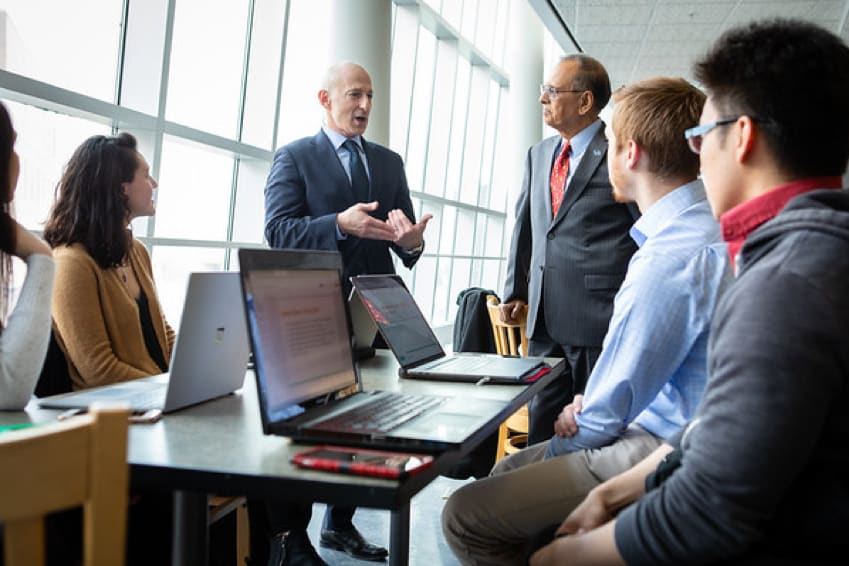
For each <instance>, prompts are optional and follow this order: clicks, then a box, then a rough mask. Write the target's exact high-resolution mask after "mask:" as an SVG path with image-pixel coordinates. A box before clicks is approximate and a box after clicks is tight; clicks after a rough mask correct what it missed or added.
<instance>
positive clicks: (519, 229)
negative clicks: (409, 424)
mask: <svg viewBox="0 0 849 566" xmlns="http://www.w3.org/2000/svg"><path fill="white" fill-rule="evenodd" d="M609 99H610V79H609V78H608V76H607V71H606V70H605V69H604V67H603V66H602V64H601V63H599V62H598V61H597V60H595V59H593V58H592V57H589V56H587V55H582V54H579V55H569V56H566V57H563V58H562V59H561V60H560V62H559V63H558V64H557V66H556V67H555V68H554V71H553V72H552V73H551V76H550V77H549V78H548V81H547V82H546V83H545V84H543V85H540V99H539V101H540V104H542V112H543V118H544V120H545V123H546V124H547V125H549V126H551V127H552V128H554V129H555V130H557V132H558V134H559V135H556V136H553V137H550V138H548V139H545V140H543V141H541V142H539V143H538V144H536V145H534V146H533V147H531V148H530V150H529V151H528V155H527V158H526V161H525V176H524V181H523V184H522V191H521V194H520V196H519V200H518V203H517V205H516V225H515V231H514V233H513V241H512V245H511V247H510V253H509V255H508V270H507V281H506V284H505V289H504V299H505V302H504V304H503V305H502V307H501V314H502V318H503V319H504V320H505V321H507V322H512V321H514V320H515V314H516V313H518V312H519V309H520V308H521V307H522V306H523V305H525V304H527V305H528V307H529V310H528V319H527V325H528V327H527V328H528V337H529V342H530V343H529V348H528V349H529V353H530V354H531V355H534V356H556V357H562V358H565V359H566V362H567V363H566V368H567V369H566V370H565V371H564V373H563V376H562V377H560V378H558V379H557V380H556V381H555V382H553V383H552V384H551V385H549V386H548V387H546V389H544V390H543V391H542V392H541V393H540V394H539V395H537V397H536V398H535V399H534V400H533V401H532V402H531V404H530V407H529V413H530V415H529V416H530V424H529V428H530V430H529V435H528V443H529V444H535V443H538V442H542V441H545V440H548V439H549V438H550V437H551V435H552V434H553V433H554V423H555V421H556V420H557V416H558V415H559V414H560V411H561V410H562V409H563V407H565V406H566V405H567V404H569V403H570V402H571V401H572V399H573V398H574V396H575V395H576V394H580V393H583V391H584V387H585V386H586V383H587V378H588V377H589V374H590V372H591V371H592V368H593V366H594V365H595V363H596V360H597V359H598V356H599V353H600V352H601V343H602V340H603V339H604V333H605V331H606V330H607V326H608V323H609V322H610V316H611V313H612V311H613V297H614V295H615V294H616V291H617V290H618V289H619V286H620V285H621V284H622V280H623V279H624V277H625V271H626V270H627V268H628V260H629V259H630V258H631V255H632V254H633V253H634V251H635V250H636V246H635V245H634V242H633V240H631V238H630V237H629V236H628V230H629V229H630V228H631V225H632V224H633V223H634V221H635V220H636V219H637V218H638V217H639V212H638V211H637V209H636V207H635V206H633V205H626V204H620V203H617V202H616V201H615V200H614V199H613V195H612V191H611V186H610V182H609V181H608V178H607V162H606V156H607V140H606V139H605V137H604V123H603V122H602V121H601V120H600V119H599V117H598V115H599V112H600V111H601V109H602V108H604V106H605V105H606V104H607V102H608V100H609Z"/></svg>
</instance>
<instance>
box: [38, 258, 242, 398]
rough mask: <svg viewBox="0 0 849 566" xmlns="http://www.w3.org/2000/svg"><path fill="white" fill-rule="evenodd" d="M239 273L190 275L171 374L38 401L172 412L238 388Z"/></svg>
mask: <svg viewBox="0 0 849 566" xmlns="http://www.w3.org/2000/svg"><path fill="white" fill-rule="evenodd" d="M239 287H240V282H239V274H238V273H236V272H213V273H192V274H191V275H190V276H189V285H188V289H187V290H186V303H185V305H184V306H183V317H182V320H181V321H180V332H179V334H178V335H177V340H176V342H175V344H174V351H173V354H172V356H171V366H170V369H171V371H170V372H169V373H165V374H160V375H155V376H151V377H147V378H144V379H137V380H133V381H127V382H123V383H116V384H112V385H105V386H103V387H94V388H91V389H85V390H81V391H76V392H73V393H65V394H63V395H54V396H52V397H44V398H42V399H39V401H38V404H39V406H41V407H44V408H47V409H74V408H85V407H88V406H89V405H90V404H91V403H93V402H95V401H120V402H123V403H127V404H129V406H130V409H131V410H134V411H143V410H149V409H161V410H162V411H163V412H169V411H176V410H177V409H182V408H183V407H187V406H189V405H194V404H196V403H200V402H202V401H207V400H209V399H213V398H215V397H220V396H222V395H227V394H228V393H232V392H233V391H235V390H236V389H239V388H241V387H242V384H243V383H244V379H245V367H246V365H247V361H248V354H249V351H250V350H249V345H248V334H247V328H246V325H245V313H244V309H243V308H242V304H241V303H242V301H241V289H240V288H239Z"/></svg>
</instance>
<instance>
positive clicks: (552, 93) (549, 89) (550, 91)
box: [539, 84, 587, 98]
mask: <svg viewBox="0 0 849 566" xmlns="http://www.w3.org/2000/svg"><path fill="white" fill-rule="evenodd" d="M586 90H587V89H585V88H582V89H578V90H575V89H569V88H555V87H553V86H551V85H545V84H540V85H539V94H540V96H542V95H543V94H544V95H546V96H548V98H557V95H558V94H560V93H561V92H584V91H586Z"/></svg>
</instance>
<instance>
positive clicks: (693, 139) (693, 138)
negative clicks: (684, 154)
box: [684, 116, 740, 153]
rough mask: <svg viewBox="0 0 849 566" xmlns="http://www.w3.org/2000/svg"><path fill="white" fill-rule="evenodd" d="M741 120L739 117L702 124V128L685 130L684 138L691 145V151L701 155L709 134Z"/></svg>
mask: <svg viewBox="0 0 849 566" xmlns="http://www.w3.org/2000/svg"><path fill="white" fill-rule="evenodd" d="M739 119H740V116H737V117H736V118H723V119H722V120H717V121H716V122H711V123H709V124H702V125H701V126H696V127H695V128H690V129H689V130H685V131H684V137H685V138H686V139H687V143H688V144H689V145H690V150H692V152H693V153H701V152H702V141H703V140H704V138H705V136H706V135H707V134H708V132H710V131H711V130H713V129H714V128H717V127H719V126H727V125H728V124H733V123H734V122H736V121H737V120H739Z"/></svg>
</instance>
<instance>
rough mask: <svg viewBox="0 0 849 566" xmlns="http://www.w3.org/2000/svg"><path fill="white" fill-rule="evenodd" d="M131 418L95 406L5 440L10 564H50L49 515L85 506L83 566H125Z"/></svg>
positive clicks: (2, 476)
mask: <svg viewBox="0 0 849 566" xmlns="http://www.w3.org/2000/svg"><path fill="white" fill-rule="evenodd" d="M127 417H128V413H127V411H126V410H124V409H106V408H102V409H97V408H93V409H92V410H91V412H90V413H89V414H87V415H82V416H79V417H74V418H72V419H69V420H67V421H65V422H61V423H51V424H47V425H44V426H35V427H32V428H26V429H22V430H17V431H13V432H5V433H3V434H2V435H0V462H3V465H2V466H0V501H2V505H0V521H2V522H3V524H4V531H5V548H6V550H5V561H6V562H5V563H6V566H38V565H42V564H44V558H45V542H44V516H45V515H46V514H48V513H51V512H53V511H59V510H61V509H66V508H69V507H76V506H79V505H82V506H83V564H84V565H85V566H115V565H121V564H124V552H125V551H124V541H125V537H126V525H127V490H128V477H129V474H128V467H127Z"/></svg>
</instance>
